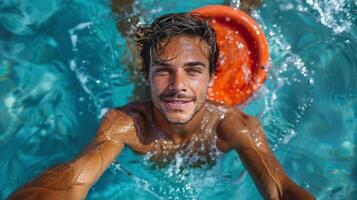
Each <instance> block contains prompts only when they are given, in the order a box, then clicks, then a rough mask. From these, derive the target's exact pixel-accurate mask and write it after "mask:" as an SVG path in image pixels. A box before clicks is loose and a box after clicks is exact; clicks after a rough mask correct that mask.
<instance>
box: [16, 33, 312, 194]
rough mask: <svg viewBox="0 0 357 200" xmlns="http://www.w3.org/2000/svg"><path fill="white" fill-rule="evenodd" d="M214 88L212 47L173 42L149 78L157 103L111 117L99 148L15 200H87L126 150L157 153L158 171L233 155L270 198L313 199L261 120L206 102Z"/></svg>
mask: <svg viewBox="0 0 357 200" xmlns="http://www.w3.org/2000/svg"><path fill="white" fill-rule="evenodd" d="M212 81H213V78H212V76H211V73H210V71H209V66H208V59H207V46H206V44H205V43H203V42H200V40H198V39H197V38H192V37H187V36H176V37H174V38H172V39H171V40H170V41H169V42H168V44H167V46H166V47H165V49H164V51H163V52H162V54H160V55H159V57H158V58H155V59H153V64H152V66H151V68H150V72H149V74H148V80H147V84H149V85H150V88H151V95H152V101H151V102H146V103H129V104H128V105H126V106H124V107H121V108H114V109H111V110H109V111H108V112H107V114H106V115H105V117H104V118H103V119H102V122H101V125H100V127H99V129H98V132H97V135H96V137H95V138H94V140H93V142H92V143H91V144H90V145H89V146H88V147H87V148H86V149H85V150H84V151H83V152H82V153H81V154H80V155H78V156H77V157H76V159H74V160H73V161H71V162H69V163H66V164H63V165H59V166H55V167H53V168H51V169H49V170H48V171H46V172H45V173H44V174H42V175H41V176H40V177H38V178H37V179H35V180H33V181H31V182H30V183H28V184H26V185H25V186H23V187H21V188H20V189H19V190H18V191H17V192H15V193H14V194H12V196H11V197H10V199H42V198H45V199H84V198H85V196H86V195H87V192H88V190H89V189H90V187H91V186H92V185H93V184H94V183H95V182H96V181H97V180H98V179H99V177H100V176H101V175H102V174H103V173H104V171H105V170H106V169H107V168H108V166H109V165H110V164H111V163H112V162H113V161H114V159H115V158H116V157H117V156H118V155H119V153H120V152H121V151H122V149H123V148H124V147H125V146H127V147H129V148H131V149H133V150H134V151H135V152H137V153H138V154H145V153H148V152H150V153H152V152H154V154H153V156H152V157H151V158H152V160H154V161H155V162H157V163H158V164H160V163H162V162H163V161H164V160H170V159H171V158H172V157H173V156H174V155H175V153H177V152H178V151H182V150H184V151H185V150H188V147H189V151H190V153H191V155H192V156H202V157H206V158H207V159H206V161H207V162H209V161H210V160H211V159H210V154H209V151H210V150H211V149H212V148H211V147H213V146H216V147H217V148H218V149H219V150H220V151H222V152H228V151H231V150H235V151H236V152H237V153H238V155H239V157H240V159H241V160H242V163H243V164H244V166H245V168H246V169H247V171H248V172H249V174H250V175H251V176H252V178H253V180H254V182H255V184H256V186H257V188H258V189H259V191H260V193H261V194H262V196H263V197H264V198H265V199H289V200H290V199H313V197H312V196H311V195H310V194H309V193H308V192H307V191H305V190H303V189H302V188H300V187H299V186H298V185H297V184H295V183H294V182H293V181H292V180H290V179H289V178H288V176H287V175H286V173H285V172H284V170H283V168H282V167H281V165H280V164H279V162H278V161H277V159H276V158H275V157H274V155H273V153H272V151H271V150H270V148H269V146H268V143H267V140H266V137H265V136H264V133H263V130H262V128H261V125H260V124H259V121H258V120H257V119H255V118H254V117H251V116H249V115H246V114H244V113H243V112H241V111H240V110H238V109H236V108H228V107H225V106H223V105H218V104H215V103H213V102H209V101H206V98H207V89H208V87H209V86H210V85H211V84H212V83H213V82H212ZM192 141H196V142H193V143H192ZM188 144H193V145H190V146H188ZM202 145H203V146H204V148H201V147H202ZM202 149H203V150H202ZM119 162H120V161H119ZM196 164H197V165H196V166H199V165H200V164H202V163H196ZM194 165H195V163H194Z"/></svg>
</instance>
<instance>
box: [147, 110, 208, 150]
mask: <svg viewBox="0 0 357 200" xmlns="http://www.w3.org/2000/svg"><path fill="white" fill-rule="evenodd" d="M151 106H152V110H153V117H154V121H155V124H156V125H157V126H158V127H159V129H160V130H161V131H163V133H164V134H165V135H166V136H167V137H168V138H169V139H170V140H172V141H173V142H174V143H175V144H185V143H187V142H188V141H189V140H190V139H191V137H192V136H193V135H194V134H195V133H196V132H197V131H198V130H199V129H200V126H201V122H202V120H203V117H204V114H205V112H206V106H205V105H203V106H202V107H201V109H200V110H199V111H198V112H197V113H196V114H195V115H194V116H193V117H192V119H191V120H190V121H189V122H187V123H185V124H173V123H170V122H168V121H167V120H166V119H165V117H164V116H163V115H162V114H161V113H160V111H159V110H158V109H157V108H156V107H155V106H154V105H153V104H151Z"/></svg>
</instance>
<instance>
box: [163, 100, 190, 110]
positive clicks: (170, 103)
mask: <svg viewBox="0 0 357 200" xmlns="http://www.w3.org/2000/svg"><path fill="white" fill-rule="evenodd" d="M163 101H164V102H165V105H166V106H167V107H168V108H170V109H175V110H177V109H180V110H182V109H184V108H186V107H187V106H188V105H189V104H190V103H192V102H193V99H163Z"/></svg>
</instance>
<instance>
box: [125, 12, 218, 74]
mask: <svg viewBox="0 0 357 200" xmlns="http://www.w3.org/2000/svg"><path fill="white" fill-rule="evenodd" d="M175 36H189V37H198V38H200V40H201V41H204V42H205V43H206V45H204V47H206V46H207V47H208V51H206V52H207V53H208V55H206V56H207V58H208V60H209V72H210V74H214V73H215V71H216V64H217V59H218V54H219V49H218V46H217V43H216V34H215V31H214V30H213V28H212V27H211V25H210V21H209V18H208V17H205V16H202V15H200V14H193V13H174V14H166V15H163V16H161V17H159V18H157V19H156V20H154V21H153V22H152V23H151V25H148V26H145V25H137V26H136V28H135V30H134V31H132V32H131V33H129V37H131V38H132V39H134V41H135V42H136V45H137V51H138V56H139V58H138V60H139V64H140V67H141V68H139V72H141V73H143V74H144V76H145V78H147V77H148V74H149V71H150V66H151V64H152V61H153V58H155V59H157V57H158V56H159V55H160V54H161V53H163V50H164V48H165V46H166V45H167V44H168V42H170V40H171V39H172V38H173V37H175Z"/></svg>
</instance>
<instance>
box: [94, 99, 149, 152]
mask: <svg viewBox="0 0 357 200" xmlns="http://www.w3.org/2000/svg"><path fill="white" fill-rule="evenodd" d="M149 113H150V108H149V106H148V104H147V103H137V102H134V103H129V104H127V105H125V106H122V107H116V108H112V109H110V110H108V112H107V113H106V114H105V116H104V117H103V118H102V122H101V125H100V128H99V130H98V133H97V137H96V139H97V140H112V141H114V142H118V143H122V144H124V145H127V146H129V147H131V148H132V149H134V150H135V149H137V148H140V147H141V146H143V145H145V144H146V143H147V138H148V135H149V134H148V130H149V128H148V124H149V123H150V122H149V121H150V119H149V117H150V114H149Z"/></svg>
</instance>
